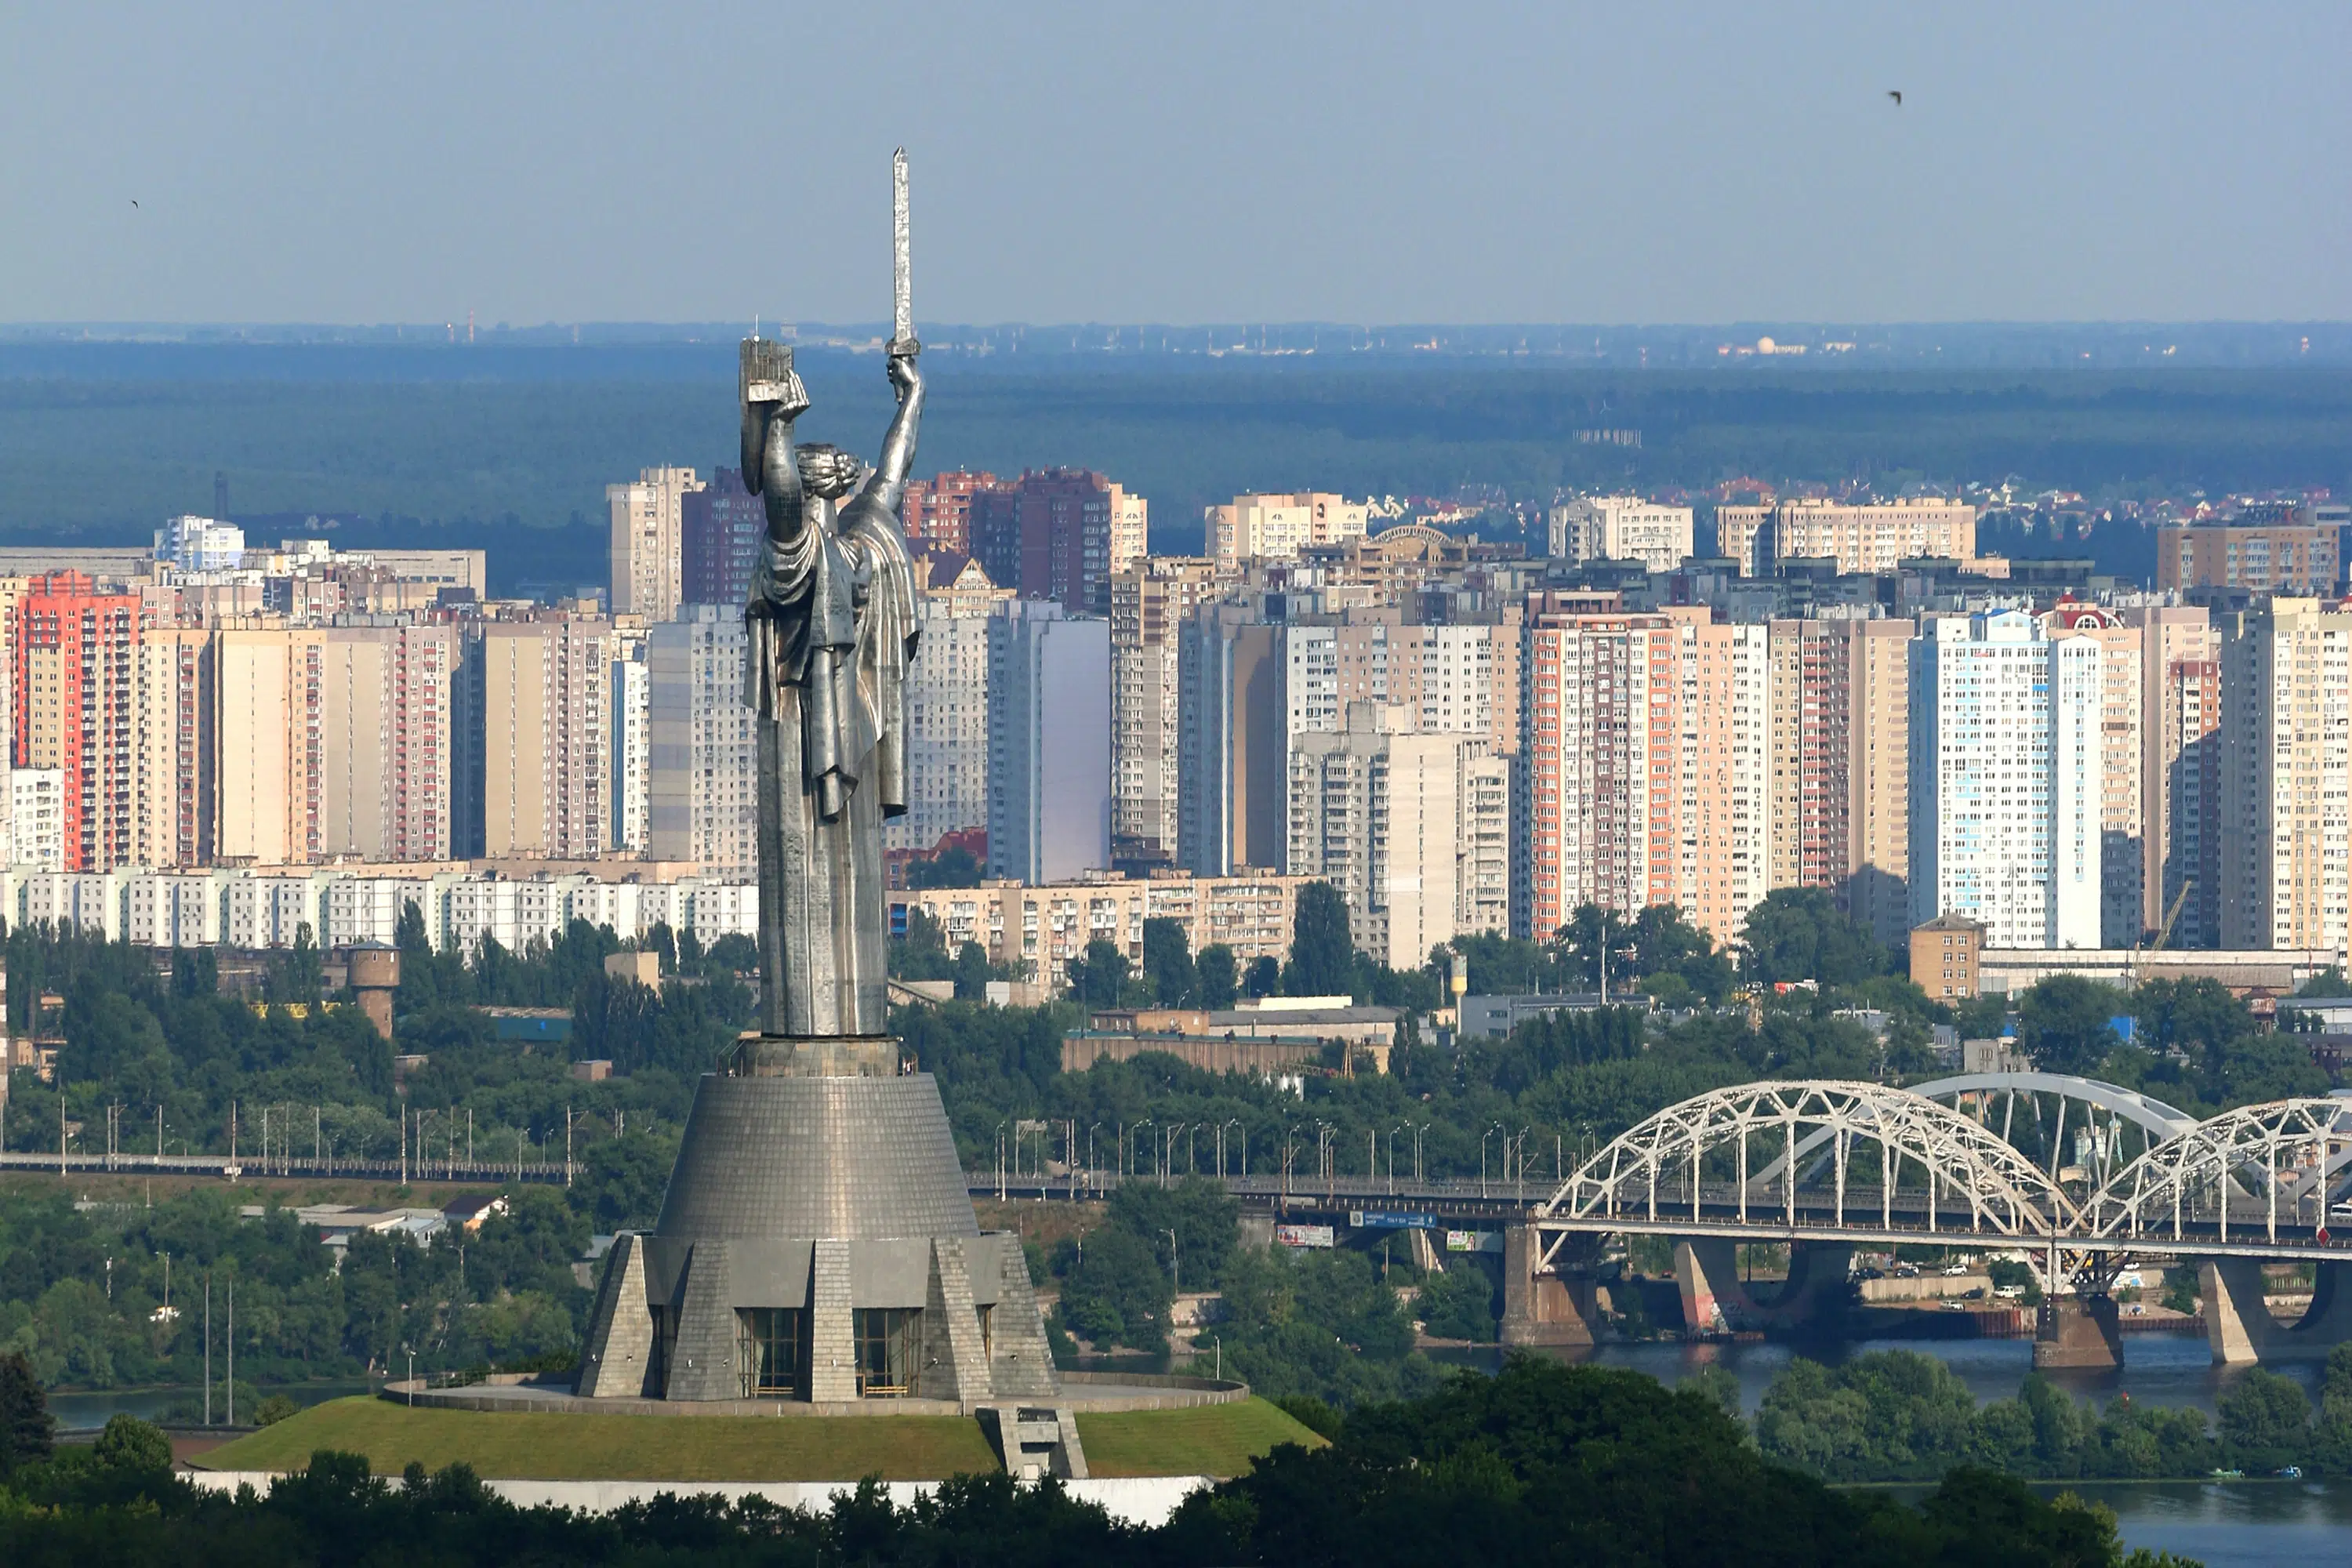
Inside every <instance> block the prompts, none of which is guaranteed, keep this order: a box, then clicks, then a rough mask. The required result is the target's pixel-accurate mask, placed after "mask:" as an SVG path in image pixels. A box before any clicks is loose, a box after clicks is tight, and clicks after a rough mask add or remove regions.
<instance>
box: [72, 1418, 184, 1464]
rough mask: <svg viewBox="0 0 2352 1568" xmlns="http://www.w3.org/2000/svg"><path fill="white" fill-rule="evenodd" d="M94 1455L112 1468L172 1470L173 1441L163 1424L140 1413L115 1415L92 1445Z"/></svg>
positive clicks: (91, 1452) (91, 1449)
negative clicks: (146, 1419)
mask: <svg viewBox="0 0 2352 1568" xmlns="http://www.w3.org/2000/svg"><path fill="white" fill-rule="evenodd" d="M90 1455H91V1457H92V1458H95V1459H97V1461H98V1462H99V1463H100V1464H101V1465H104V1466H105V1467H106V1468H109V1469H112V1470H137V1471H142V1472H147V1471H154V1470H168V1469H170V1468H172V1440H171V1439H170V1438H169V1437H166V1436H163V1428H162V1427H160V1426H153V1425H152V1424H151V1423H148V1422H145V1421H142V1420H140V1419H139V1417H137V1416H136V1415H115V1416H110V1417H109V1418H108V1420H107V1423H106V1430H104V1431H103V1432H100V1434H99V1435H98V1441H97V1442H96V1443H95V1444H93V1445H91V1447H90Z"/></svg>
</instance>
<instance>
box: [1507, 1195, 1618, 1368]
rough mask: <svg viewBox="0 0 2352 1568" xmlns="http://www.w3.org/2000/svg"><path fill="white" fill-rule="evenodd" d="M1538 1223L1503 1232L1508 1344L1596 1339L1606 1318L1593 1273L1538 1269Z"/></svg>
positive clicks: (1583, 1343) (1574, 1344)
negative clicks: (1596, 1296)
mask: <svg viewBox="0 0 2352 1568" xmlns="http://www.w3.org/2000/svg"><path fill="white" fill-rule="evenodd" d="M1540 1247H1541V1243H1540V1241H1539V1240H1538V1237H1537V1235H1536V1231H1535V1227H1534V1226H1525V1225H1515V1226H1509V1227H1508V1228H1507V1229H1506V1230H1505V1231H1504V1232H1503V1328H1502V1340H1503V1342H1504V1343H1505V1344H1507V1345H1528V1346H1542V1345H1549V1346H1556V1347H1565V1348H1575V1347H1581V1346H1586V1345H1590V1344H1591V1343H1592V1342H1593V1341H1594V1339H1595V1337H1596V1336H1595V1335H1594V1333H1593V1328H1592V1326H1593V1324H1594V1323H1596V1322H1598V1321H1600V1312H1599V1309H1598V1308H1597V1307H1596V1306H1595V1305H1594V1303H1593V1281H1592V1279H1591V1277H1589V1276H1578V1275H1564V1274H1558V1273H1538V1272H1537V1270H1536V1260H1537V1258H1538V1255H1539V1249H1540Z"/></svg>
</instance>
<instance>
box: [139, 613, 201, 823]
mask: <svg viewBox="0 0 2352 1568" xmlns="http://www.w3.org/2000/svg"><path fill="white" fill-rule="evenodd" d="M212 638H213V634H212V633H210V632H206V631H202V630H198V629H195V628H191V627H172V626H164V627H151V628H149V629H148V631H147V632H146V634H145V635H144V636H142V637H141V638H140V641H139V647H138V649H137V651H136V652H135V654H134V655H133V658H134V660H135V663H136V670H137V675H136V681H135V685H136V697H135V700H134V704H133V707H132V710H131V755H132V763H131V766H132V777H133V783H132V786H131V864H133V865H138V866H151V867H155V868H164V867H171V866H201V865H205V864H208V863H209V862H210V861H211V859H212V855H213V846H212V829H213V820H212V813H211V810H210V809H209V808H210V806H211V805H212V791H213V777H212V769H213V767H214V766H215V744H214V735H213V726H214V713H213V710H212V705H211V702H210V700H209V699H210V696H211V689H212V679H213V658H212Z"/></svg>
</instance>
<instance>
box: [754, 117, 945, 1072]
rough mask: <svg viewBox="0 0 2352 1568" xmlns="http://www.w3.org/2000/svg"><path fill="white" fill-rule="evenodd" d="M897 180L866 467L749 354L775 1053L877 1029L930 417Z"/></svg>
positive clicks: (774, 350)
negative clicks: (922, 441)
mask: <svg viewBox="0 0 2352 1568" xmlns="http://www.w3.org/2000/svg"><path fill="white" fill-rule="evenodd" d="M896 176H897V179H896V184H897V198H898V201H897V224H896V226H895V234H894V238H895V247H894V248H895V250H896V260H897V293H896V315H897V319H896V321H895V332H894V335H893V336H892V338H891V341H890V343H889V346H888V350H887V353H886V355H885V360H884V365H885V369H886V371H887V374H888V375H889V378H890V384H891V386H892V387H894V388H895V389H896V390H897V392H898V415H897V416H896V417H895V418H893V419H892V420H891V422H890V433H889V435H888V436H887V437H885V438H884V440H883V443H882V458H881V461H880V462H879V463H878V464H877V466H876V467H875V468H874V469H873V470H872V471H871V472H870V473H869V472H867V471H866V469H865V467H864V465H863V464H861V463H860V462H859V461H858V460H857V458H855V457H852V456H851V455H850V454H848V453H846V452H844V451H842V450H840V449H839V448H837V447H827V446H814V445H812V446H795V445H794V444H793V421H794V420H796V419H797V418H799V417H800V416H801V414H802V413H803V412H804V411H805V410H806V409H807V408H808V405H809V400H808V395H807V393H806V392H805V391H804V390H803V388H802V385H801V381H800V377H799V376H798V375H797V374H794V373H793V352H792V350H791V349H790V348H789V347H787V346H786V345H784V344H782V343H777V342H768V341H765V340H763V339H760V338H756V337H755V338H751V339H749V340H747V341H746V342H744V344H743V356H742V396H743V482H744V483H745V484H746V485H748V486H749V487H751V489H753V490H754V491H756V492H757V493H758V494H759V495H760V497H761V500H762V501H763V502H764V503H765V506H766V509H767V514H768V540H767V547H766V550H765V552H764V553H763V555H762V558H761V563H760V568H759V573H758V575H757V576H756V577H755V578H754V579H753V581H752V584H751V603H750V605H748V606H747V607H746V608H745V611H744V616H745V619H746V621H747V622H748V623H749V626H750V631H751V638H750V646H749V649H748V652H747V653H746V656H745V659H744V666H743V701H744V705H745V706H747V707H749V708H751V709H753V710H756V711H757V712H758V713H759V715H760V726H759V729H760V973H761V1009H760V1028H761V1034H762V1035H763V1036H765V1037H769V1038H771V1039H778V1037H782V1038H785V1039H794V1040H803V1041H820V1040H823V1041H836V1042H837V1041H842V1040H845V1039H848V1038H858V1037H862V1038H864V1039H866V1040H869V1041H876V1043H877V1045H878V1044H879V1042H878V1039H877V1037H880V1036H881V1035H882V1034H883V1030H884V1026H885V1024H884V1019H885V994H884V993H885V985H884V982H885V978H886V971H885V963H884V949H883V943H884V942H885V940H886V936H885V930H884V926H885V911H884V909H883V891H884V889H883V879H882V819H883V818H885V817H888V816H899V815H901V814H903V813H904V812H905V811H906V809H907V739H906V736H907V712H906V679H907V667H908V661H909V660H910V659H912V658H914V654H915V642H916V635H917V634H916V626H915V584H914V574H913V571H912V569H911V567H910V566H909V564H908V554H907V542H906V538H905V536H904V535H903V534H902V533H901V532H900V531H899V521H898V508H899V504H900V500H901V498H902V497H903V496H904V495H905V493H906V486H907V470H908V465H909V464H911V463H912V462H913V461H914V458H915V431H916V426H917V425H918V424H919V422H920V421H921V418H922V413H923V378H922V375H921V374H920V373H919V372H918V371H917V370H916V368H915V359H916V355H917V354H918V353H920V352H921V346H922V345H921V344H919V343H918V342H916V341H915V334H914V319H913V318H914V312H913V308H912V300H911V296H910V290H909V287H908V243H907V163H906V155H905V153H900V154H899V155H898V159H897V161H896ZM779 1043H781V1041H779ZM890 1065H891V1067H893V1068H895V1065H896V1061H895V1051H894V1052H893V1053H892V1060H891V1063H890ZM869 1070H872V1069H871V1068H869Z"/></svg>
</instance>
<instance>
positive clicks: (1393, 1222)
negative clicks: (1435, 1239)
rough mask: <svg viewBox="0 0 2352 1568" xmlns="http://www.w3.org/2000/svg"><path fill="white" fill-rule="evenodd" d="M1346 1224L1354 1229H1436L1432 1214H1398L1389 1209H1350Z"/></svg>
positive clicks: (1436, 1223) (1434, 1218) (1435, 1221)
mask: <svg viewBox="0 0 2352 1568" xmlns="http://www.w3.org/2000/svg"><path fill="white" fill-rule="evenodd" d="M1348 1224H1349V1226H1350V1227H1351V1228H1353V1229H1356V1230H1437V1229H1439V1228H1441V1227H1440V1226H1439V1225H1438V1222H1437V1216H1436V1215H1433V1214H1399V1213H1396V1212H1395V1211H1393V1210H1391V1209H1350V1210H1349V1211H1348Z"/></svg>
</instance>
